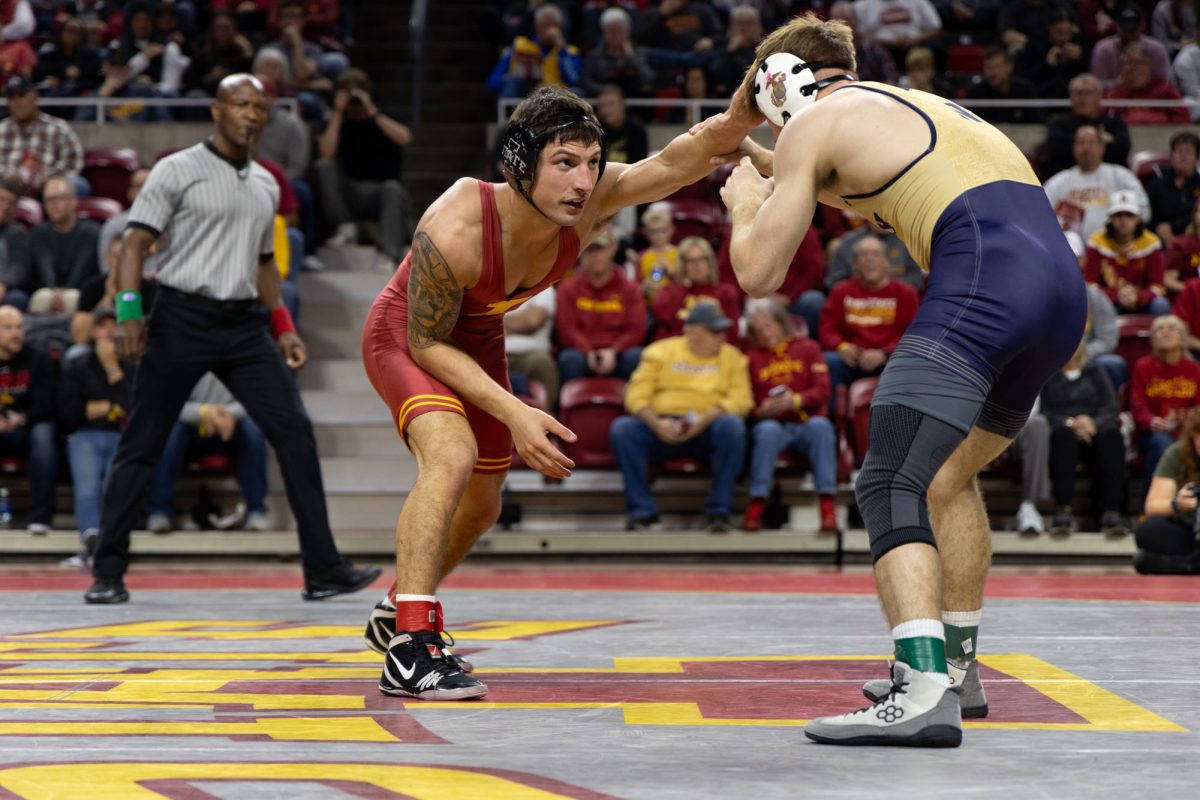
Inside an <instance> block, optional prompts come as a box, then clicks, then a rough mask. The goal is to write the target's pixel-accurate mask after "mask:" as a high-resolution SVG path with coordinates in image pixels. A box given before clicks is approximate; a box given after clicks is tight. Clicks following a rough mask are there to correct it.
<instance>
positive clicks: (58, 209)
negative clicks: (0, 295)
mask: <svg viewBox="0 0 1200 800" xmlns="http://www.w3.org/2000/svg"><path fill="white" fill-rule="evenodd" d="M45 189H46V192H45V195H44V197H43V198H42V200H43V202H44V203H45V205H46V221H45V222H43V223H42V224H41V225H38V226H37V227H36V228H34V229H33V241H32V247H31V250H32V253H33V276H32V279H33V282H32V284H31V285H32V287H33V289H34V292H33V295H32V296H31V297H30V299H29V311H30V313H31V314H72V313H74V312H75V309H76V307H78V305H79V290H80V289H81V288H83V284H84V283H85V282H87V280H88V279H89V278H91V277H93V276H95V275H98V274H100V264H99V261H98V260H97V258H96V251H97V242H98V241H99V238H100V229H99V228H98V227H96V223H94V222H92V221H91V220H86V219H80V218H79V217H78V215H77V214H76V211H75V208H76V199H75V187H74V185H73V184H72V183H71V182H70V181H69V180H67V179H65V178H51V179H50V180H48V181H46V187H45Z"/></svg>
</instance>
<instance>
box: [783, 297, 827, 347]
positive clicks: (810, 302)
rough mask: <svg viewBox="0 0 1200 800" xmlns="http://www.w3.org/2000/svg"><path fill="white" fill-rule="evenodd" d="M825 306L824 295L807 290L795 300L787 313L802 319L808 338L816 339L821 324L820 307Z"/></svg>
mask: <svg viewBox="0 0 1200 800" xmlns="http://www.w3.org/2000/svg"><path fill="white" fill-rule="evenodd" d="M823 305H825V293H824V292H819V291H817V290H816V289H809V290H808V291H807V292H803V293H802V294H801V295H800V296H799V297H797V298H796V302H794V303H792V305H791V306H790V307H789V308H788V312H789V313H792V314H797V315H799V316H801V317H804V321H805V323H807V325H808V337H809V338H810V339H818V331H819V328H820V322H821V306H823Z"/></svg>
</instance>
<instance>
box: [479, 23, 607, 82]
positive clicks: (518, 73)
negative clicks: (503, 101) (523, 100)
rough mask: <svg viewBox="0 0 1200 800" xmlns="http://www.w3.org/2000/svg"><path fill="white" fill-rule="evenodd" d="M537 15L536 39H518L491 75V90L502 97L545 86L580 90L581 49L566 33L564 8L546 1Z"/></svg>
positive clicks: (524, 37) (581, 75) (488, 80)
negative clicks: (568, 39) (572, 42)
mask: <svg viewBox="0 0 1200 800" xmlns="http://www.w3.org/2000/svg"><path fill="white" fill-rule="evenodd" d="M533 18H534V26H535V35H534V36H533V38H529V37H526V36H518V37H517V38H516V39H514V40H513V43H512V45H511V46H510V47H507V48H505V50H504V52H503V53H501V54H500V60H499V61H498V62H497V63H496V66H495V67H494V68H493V69H492V74H491V75H489V76H488V79H487V87H488V89H489V90H491V91H493V92H495V93H497V94H498V95H500V97H524V96H525V95H527V94H529V93H530V92H531V91H532V90H534V89H536V88H537V87H538V86H542V85H547V86H565V87H567V88H568V89H572V90H578V88H579V87H580V83H581V82H582V80H583V64H582V60H581V57H580V55H579V48H577V47H576V46H575V45H573V44H570V43H569V42H568V41H567V37H566V34H565V33H564V32H563V13H562V10H561V9H559V7H558V6H556V5H554V4H553V3H546V4H545V5H542V6H538V9H537V11H535V12H534V15H533Z"/></svg>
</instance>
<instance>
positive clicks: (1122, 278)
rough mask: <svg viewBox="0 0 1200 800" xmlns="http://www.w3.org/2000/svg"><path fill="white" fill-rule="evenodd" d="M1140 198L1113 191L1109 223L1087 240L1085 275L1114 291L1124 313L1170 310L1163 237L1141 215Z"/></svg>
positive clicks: (1115, 302)
mask: <svg viewBox="0 0 1200 800" xmlns="http://www.w3.org/2000/svg"><path fill="white" fill-rule="evenodd" d="M1139 202H1140V198H1139V197H1138V196H1137V195H1136V194H1134V193H1133V192H1130V191H1119V192H1113V194H1112V199H1111V202H1110V203H1109V206H1108V223H1107V224H1106V225H1105V226H1104V229H1103V230H1099V231H1096V232H1095V233H1094V234H1092V236H1091V238H1089V239H1088V241H1087V264H1086V266H1085V267H1084V270H1083V278H1084V280H1086V281H1087V282H1088V283H1091V284H1096V285H1098V286H1099V287H1100V288H1101V289H1102V290H1103V291H1104V293H1105V294H1106V295H1108V299H1109V300H1111V301H1112V302H1113V305H1115V306H1116V309H1117V313H1118V314H1155V315H1158V314H1167V313H1169V312H1170V311H1171V304H1170V302H1169V301H1168V300H1167V298H1166V289H1165V288H1164V286H1163V266H1164V264H1165V259H1164V258H1163V247H1162V241H1161V240H1160V239H1159V238H1158V237H1157V236H1155V235H1154V234H1153V233H1151V232H1150V231H1149V230H1147V229H1146V225H1145V223H1143V222H1142V219H1141V217H1139V216H1138V214H1139V210H1140V209H1139V205H1138V204H1139Z"/></svg>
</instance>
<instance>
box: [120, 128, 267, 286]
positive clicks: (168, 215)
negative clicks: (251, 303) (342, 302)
mask: <svg viewBox="0 0 1200 800" xmlns="http://www.w3.org/2000/svg"><path fill="white" fill-rule="evenodd" d="M278 207H279V185H278V184H277V183H276V182H275V179H274V178H273V177H272V176H271V173H269V172H267V171H266V170H265V169H263V168H262V167H261V166H260V165H259V164H257V163H255V162H253V161H250V162H248V163H247V165H246V166H244V167H241V168H240V169H239V168H238V167H237V166H236V165H235V164H233V163H232V162H230V161H228V160H227V159H225V158H224V157H222V156H221V155H220V154H219V153H218V152H216V150H215V149H214V148H213V147H212V145H211V144H208V143H204V144H198V145H196V146H194V147H189V148H187V149H186V150H181V151H180V152H178V153H174V154H172V155H170V156H167V157H166V158H164V159H163V160H162V161H159V162H158V163H157V164H155V165H154V169H152V170H151V171H150V175H149V176H148V177H147V178H146V185H145V186H143V187H142V191H141V193H140V194H139V195H138V197H137V200H135V201H134V203H133V208H132V209H130V212H129V224H130V225H131V226H136V227H140V228H144V229H146V230H148V231H150V232H151V233H153V234H155V235H156V236H158V237H160V238H159V246H160V247H162V246H163V245H164V244H165V245H166V247H165V250H162V251H160V253H159V256H160V261H159V263H158V274H157V280H158V283H159V284H160V285H162V286H168V287H170V288H172V289H177V290H178V291H181V292H190V293H192V294H199V295H203V296H205V297H212V298H215V299H218V300H247V299H253V298H255V297H258V265H259V261H260V259H261V258H264V257H267V256H270V255H271V254H272V253H273V252H274V249H275V247H274V240H275V226H274V220H275V210H276V209H277V208H278Z"/></svg>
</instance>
